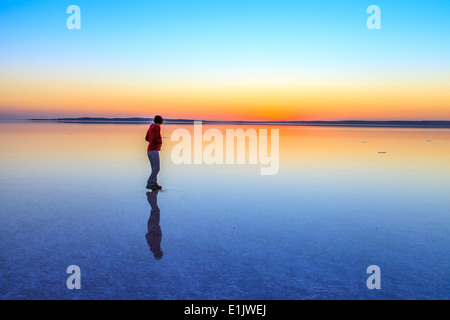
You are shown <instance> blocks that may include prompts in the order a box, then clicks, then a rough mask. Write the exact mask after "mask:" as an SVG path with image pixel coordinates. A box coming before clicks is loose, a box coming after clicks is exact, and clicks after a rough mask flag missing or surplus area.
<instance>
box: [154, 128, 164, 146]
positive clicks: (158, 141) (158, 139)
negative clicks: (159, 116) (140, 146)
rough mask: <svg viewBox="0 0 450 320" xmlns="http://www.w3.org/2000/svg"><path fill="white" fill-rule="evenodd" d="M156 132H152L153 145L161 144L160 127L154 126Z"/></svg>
mask: <svg viewBox="0 0 450 320" xmlns="http://www.w3.org/2000/svg"><path fill="white" fill-rule="evenodd" d="M155 129H156V130H155V131H154V132H153V135H152V137H153V139H152V142H153V143H155V144H162V138H161V127H160V126H156V128H155Z"/></svg>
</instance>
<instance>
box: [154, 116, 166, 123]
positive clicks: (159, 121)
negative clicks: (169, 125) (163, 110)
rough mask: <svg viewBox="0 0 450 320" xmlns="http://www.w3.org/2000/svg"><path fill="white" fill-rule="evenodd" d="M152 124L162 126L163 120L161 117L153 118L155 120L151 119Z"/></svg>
mask: <svg viewBox="0 0 450 320" xmlns="http://www.w3.org/2000/svg"><path fill="white" fill-rule="evenodd" d="M153 122H154V123H156V124H163V122H164V120H163V118H162V117H161V116H155V118H153Z"/></svg>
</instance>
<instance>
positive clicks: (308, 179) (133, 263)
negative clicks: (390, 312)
mask: <svg viewBox="0 0 450 320" xmlns="http://www.w3.org/2000/svg"><path fill="white" fill-rule="evenodd" d="M209 127H210V126H209ZM177 128H179V126H176V125H164V126H163V131H162V134H163V141H164V142H163V149H162V152H161V163H162V165H161V172H160V174H159V176H158V181H159V183H160V184H162V185H163V186H164V189H163V191H161V192H155V193H147V191H148V190H146V189H145V182H146V179H147V177H148V174H149V164H148V160H147V156H146V142H145V141H144V136H145V131H146V129H147V126H146V125H137V124H134V125H133V124H74V123H67V124H63V123H30V122H11V123H0V150H1V154H0V168H1V175H0V179H1V185H0V203H1V207H0V217H1V222H2V223H1V224H0V240H1V241H0V249H1V250H0V279H1V280H0V288H1V292H0V297H1V298H2V299H448V298H449V283H450V281H449V280H450V279H449V275H448V267H449V262H450V250H449V248H450V241H449V240H450V236H449V235H450V232H449V230H450V212H449V211H450V206H449V200H448V199H449V198H448V195H449V194H450V183H449V181H450V166H449V163H450V130H448V129H413V128H408V129H406V128H404V129H393V128H333V127H293V126H280V127H277V128H279V130H280V131H279V132H280V138H279V139H280V150H279V157H280V164H279V172H278V174H276V175H268V176H263V175H260V168H261V165H259V164H257V165H250V164H244V165H217V164H215V165H206V164H201V165H184V164H181V165H175V164H174V163H173V162H172V160H171V150H172V149H173V147H174V145H175V143H176V142H173V141H171V139H170V137H171V133H172V131H173V130H175V129H177ZM185 128H188V129H189V130H192V128H190V127H189V126H187V127H185ZM207 128H208V126H204V129H207ZM214 128H218V129H219V130H221V131H222V132H225V129H226V128H228V127H227V126H225V125H219V126H215V127H214ZM247 128H248V126H246V127H244V129H247ZM254 128H255V129H258V128H262V127H257V126H255V127H254ZM267 128H268V129H270V128H271V127H267ZM272 128H275V127H272ZM205 145H206V143H205ZM152 209H153V210H152ZM69 265H78V266H79V267H80V269H81V286H82V288H81V290H69V289H67V287H66V280H67V278H68V276H69V274H67V273H66V269H67V267H68V266H69ZM370 265H377V266H379V267H380V269H381V289H380V290H369V289H368V288H367V286H366V280H367V278H368V277H369V274H367V273H366V270H367V267H368V266H370Z"/></svg>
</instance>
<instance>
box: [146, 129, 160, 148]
mask: <svg viewBox="0 0 450 320" xmlns="http://www.w3.org/2000/svg"><path fill="white" fill-rule="evenodd" d="M145 141H148V148H147V151H160V150H161V145H162V138H161V127H160V126H159V125H157V124H156V123H153V124H152V125H151V126H150V128H148V130H147V135H146V136H145Z"/></svg>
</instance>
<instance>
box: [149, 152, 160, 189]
mask: <svg viewBox="0 0 450 320" xmlns="http://www.w3.org/2000/svg"><path fill="white" fill-rule="evenodd" d="M147 155H148V160H149V161H150V166H151V167H152V173H151V174H150V177H149V178H148V180H147V184H148V185H151V186H154V185H157V184H158V172H159V151H147Z"/></svg>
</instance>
